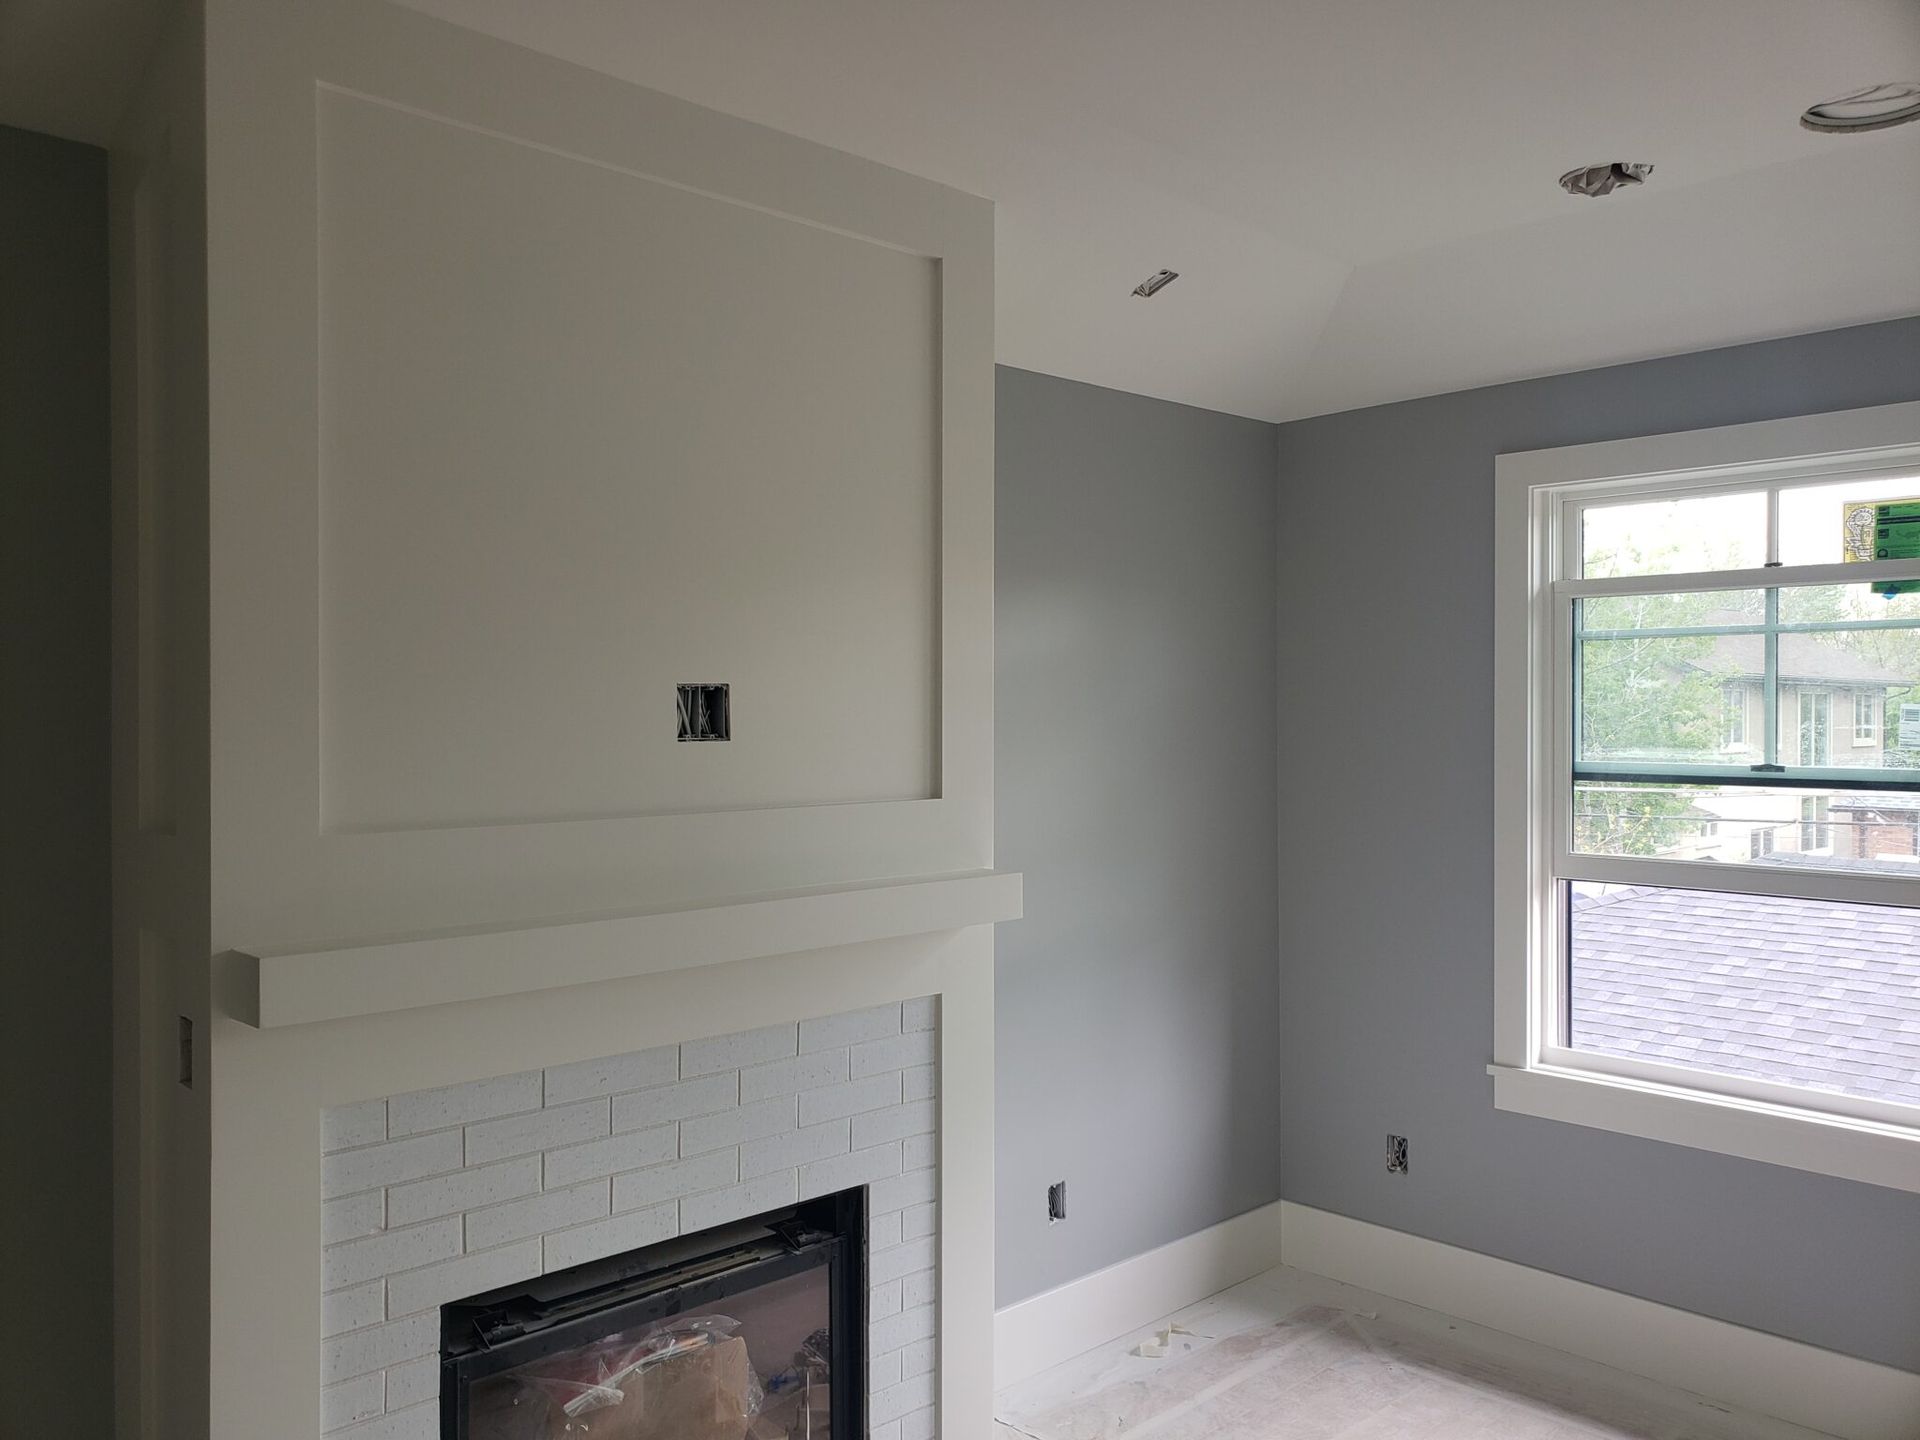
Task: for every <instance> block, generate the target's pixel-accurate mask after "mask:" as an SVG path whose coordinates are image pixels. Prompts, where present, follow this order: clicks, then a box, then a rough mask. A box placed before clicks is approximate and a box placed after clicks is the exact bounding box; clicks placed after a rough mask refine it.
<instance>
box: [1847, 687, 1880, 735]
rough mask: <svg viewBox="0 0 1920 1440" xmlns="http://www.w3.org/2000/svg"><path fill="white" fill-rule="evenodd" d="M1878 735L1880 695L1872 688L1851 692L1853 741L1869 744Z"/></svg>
mask: <svg viewBox="0 0 1920 1440" xmlns="http://www.w3.org/2000/svg"><path fill="white" fill-rule="evenodd" d="M1879 735H1880V696H1879V694H1878V693H1877V692H1876V691H1872V690H1856V691H1854V692H1853V743H1854V744H1856V745H1871V744H1873V742H1874V741H1875V740H1876V739H1878V738H1879Z"/></svg>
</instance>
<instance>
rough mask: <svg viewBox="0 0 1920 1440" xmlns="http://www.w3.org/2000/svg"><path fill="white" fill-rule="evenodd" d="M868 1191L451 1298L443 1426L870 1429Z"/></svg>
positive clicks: (783, 1439)
mask: <svg viewBox="0 0 1920 1440" xmlns="http://www.w3.org/2000/svg"><path fill="white" fill-rule="evenodd" d="M866 1259H867V1257H866V1192H865V1189H864V1188H861V1189H854V1190H844V1191H841V1192H839V1193H838V1194H834V1195H828V1196H823V1197H821V1198H819V1199H817V1200H810V1201H807V1202H805V1203H802V1204H797V1205H789V1206H785V1207H782V1208H780V1209H778V1210H774V1211H770V1212H768V1213H766V1214H763V1215H759V1216H756V1217H754V1218H753V1219H751V1220H744V1221H739V1222H735V1223H733V1224H729V1225H724V1226H720V1227H717V1228H715V1229H712V1230H707V1231H703V1232H701V1233H699V1234H695V1235H688V1236H682V1237H679V1238H676V1239H673V1240H667V1241H663V1242H661V1243H659V1244H655V1245H650V1246H646V1247H644V1248H642V1249H639V1250H634V1251H629V1252H628V1253H626V1254H623V1255H617V1256H614V1257H611V1258H609V1259H606V1260H599V1261H595V1262H593V1263H591V1264H586V1265H578V1266H574V1267H573V1268H571V1269H567V1270H561V1271H556V1272H553V1273H550V1274H547V1275H543V1276H540V1277H538V1278H536V1279H532V1280H529V1281H527V1282H525V1283H522V1284H518V1285H507V1286H503V1287H500V1288H498V1289H494V1290H490V1291H488V1292H486V1293H485V1294H482V1295H476V1296H472V1297H470V1298H468V1299H464V1300H460V1301H456V1302H453V1303H451V1304H448V1305H445V1306H443V1307H442V1308H441V1311H440V1328H441V1350H440V1354H441V1361H440V1377H441V1378H440V1396H441V1403H440V1417H441V1419H440V1433H441V1436H442V1437H443V1440H563V1437H583V1440H584V1437H595V1440H598V1437H606V1440H860V1437H862V1436H864V1435H865V1433H866V1404H865V1397H866V1382H867V1375H866V1367H867V1353H866V1352H867V1344H866V1341H867V1308H868V1307H867V1263H866Z"/></svg>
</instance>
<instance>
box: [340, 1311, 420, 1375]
mask: <svg viewBox="0 0 1920 1440" xmlns="http://www.w3.org/2000/svg"><path fill="white" fill-rule="evenodd" d="M439 1348H440V1316H439V1315H438V1313H436V1312H434V1311H428V1312H427V1313H426V1314H423V1315H411V1316H409V1317H408V1318H406V1319H405V1320H389V1321H388V1322H387V1323H386V1324H384V1325H369V1326H367V1327H366V1328H364V1329H360V1330H349V1331H347V1332H346V1333H344V1334H341V1335H335V1336H333V1337H331V1338H330V1339H327V1340H324V1341H322V1342H321V1344H320V1383H321V1384H323V1385H334V1384H337V1383H339V1382H340V1381H342V1380H346V1379H350V1378H352V1377H353V1376H355V1375H365V1374H366V1373H367V1372H369V1371H371V1370H384V1369H386V1368H387V1367H388V1366H389V1365H398V1364H399V1363H400V1362H401V1361H402V1360H412V1359H414V1358H415V1357H416V1356H420V1355H428V1354H432V1353H433V1352H435V1351H437V1350H439Z"/></svg>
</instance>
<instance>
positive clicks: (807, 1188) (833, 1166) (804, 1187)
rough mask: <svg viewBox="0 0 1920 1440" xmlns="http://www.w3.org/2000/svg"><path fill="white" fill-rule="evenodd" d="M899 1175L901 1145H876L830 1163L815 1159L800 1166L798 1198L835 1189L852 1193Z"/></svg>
mask: <svg viewBox="0 0 1920 1440" xmlns="http://www.w3.org/2000/svg"><path fill="white" fill-rule="evenodd" d="M899 1173H900V1142H899V1141H897V1140H896V1141H895V1142H894V1143H893V1144H891V1145H876V1146H874V1147H873V1148H872V1149H870V1150H855V1151H854V1152H853V1153H852V1154H850V1155H836V1156H834V1157H833V1158H832V1159H830V1160H815V1161H813V1162H812V1163H811V1164H808V1165H802V1166H801V1167H800V1198H801V1199H803V1200H811V1199H813V1197H814V1196H816V1195H831V1194H833V1193H834V1192H835V1191H836V1190H851V1189H853V1187H854V1186H856V1185H868V1184H871V1183H872V1182H873V1181H875V1180H884V1179H886V1178H887V1177H888V1176H889V1175H898V1174H899Z"/></svg>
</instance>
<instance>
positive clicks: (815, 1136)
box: [740, 1120, 849, 1180]
mask: <svg viewBox="0 0 1920 1440" xmlns="http://www.w3.org/2000/svg"><path fill="white" fill-rule="evenodd" d="M848 1134H849V1131H848V1122H847V1121H845V1120H829V1121H827V1122H826V1123H825V1124H823V1125H810V1126H808V1127H807V1128H806V1129H805V1130H789V1131H787V1132H786V1133H785V1134H784V1135H772V1136H769V1137H767V1138H766V1139H764V1140H749V1141H747V1142H746V1143H745V1144H743V1145H742V1146H741V1147H740V1178H741V1179H742V1180H752V1179H753V1178H755V1177H756V1176H759V1175H768V1174H771V1173H772V1172H773V1171H775V1170H792V1169H794V1168H795V1167H797V1166H800V1165H804V1164H806V1163H807V1162H808V1161H811V1160H824V1159H826V1158H827V1157H828V1156H830V1155H844V1154H846V1153H847V1150H848V1148H849V1142H848Z"/></svg>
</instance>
